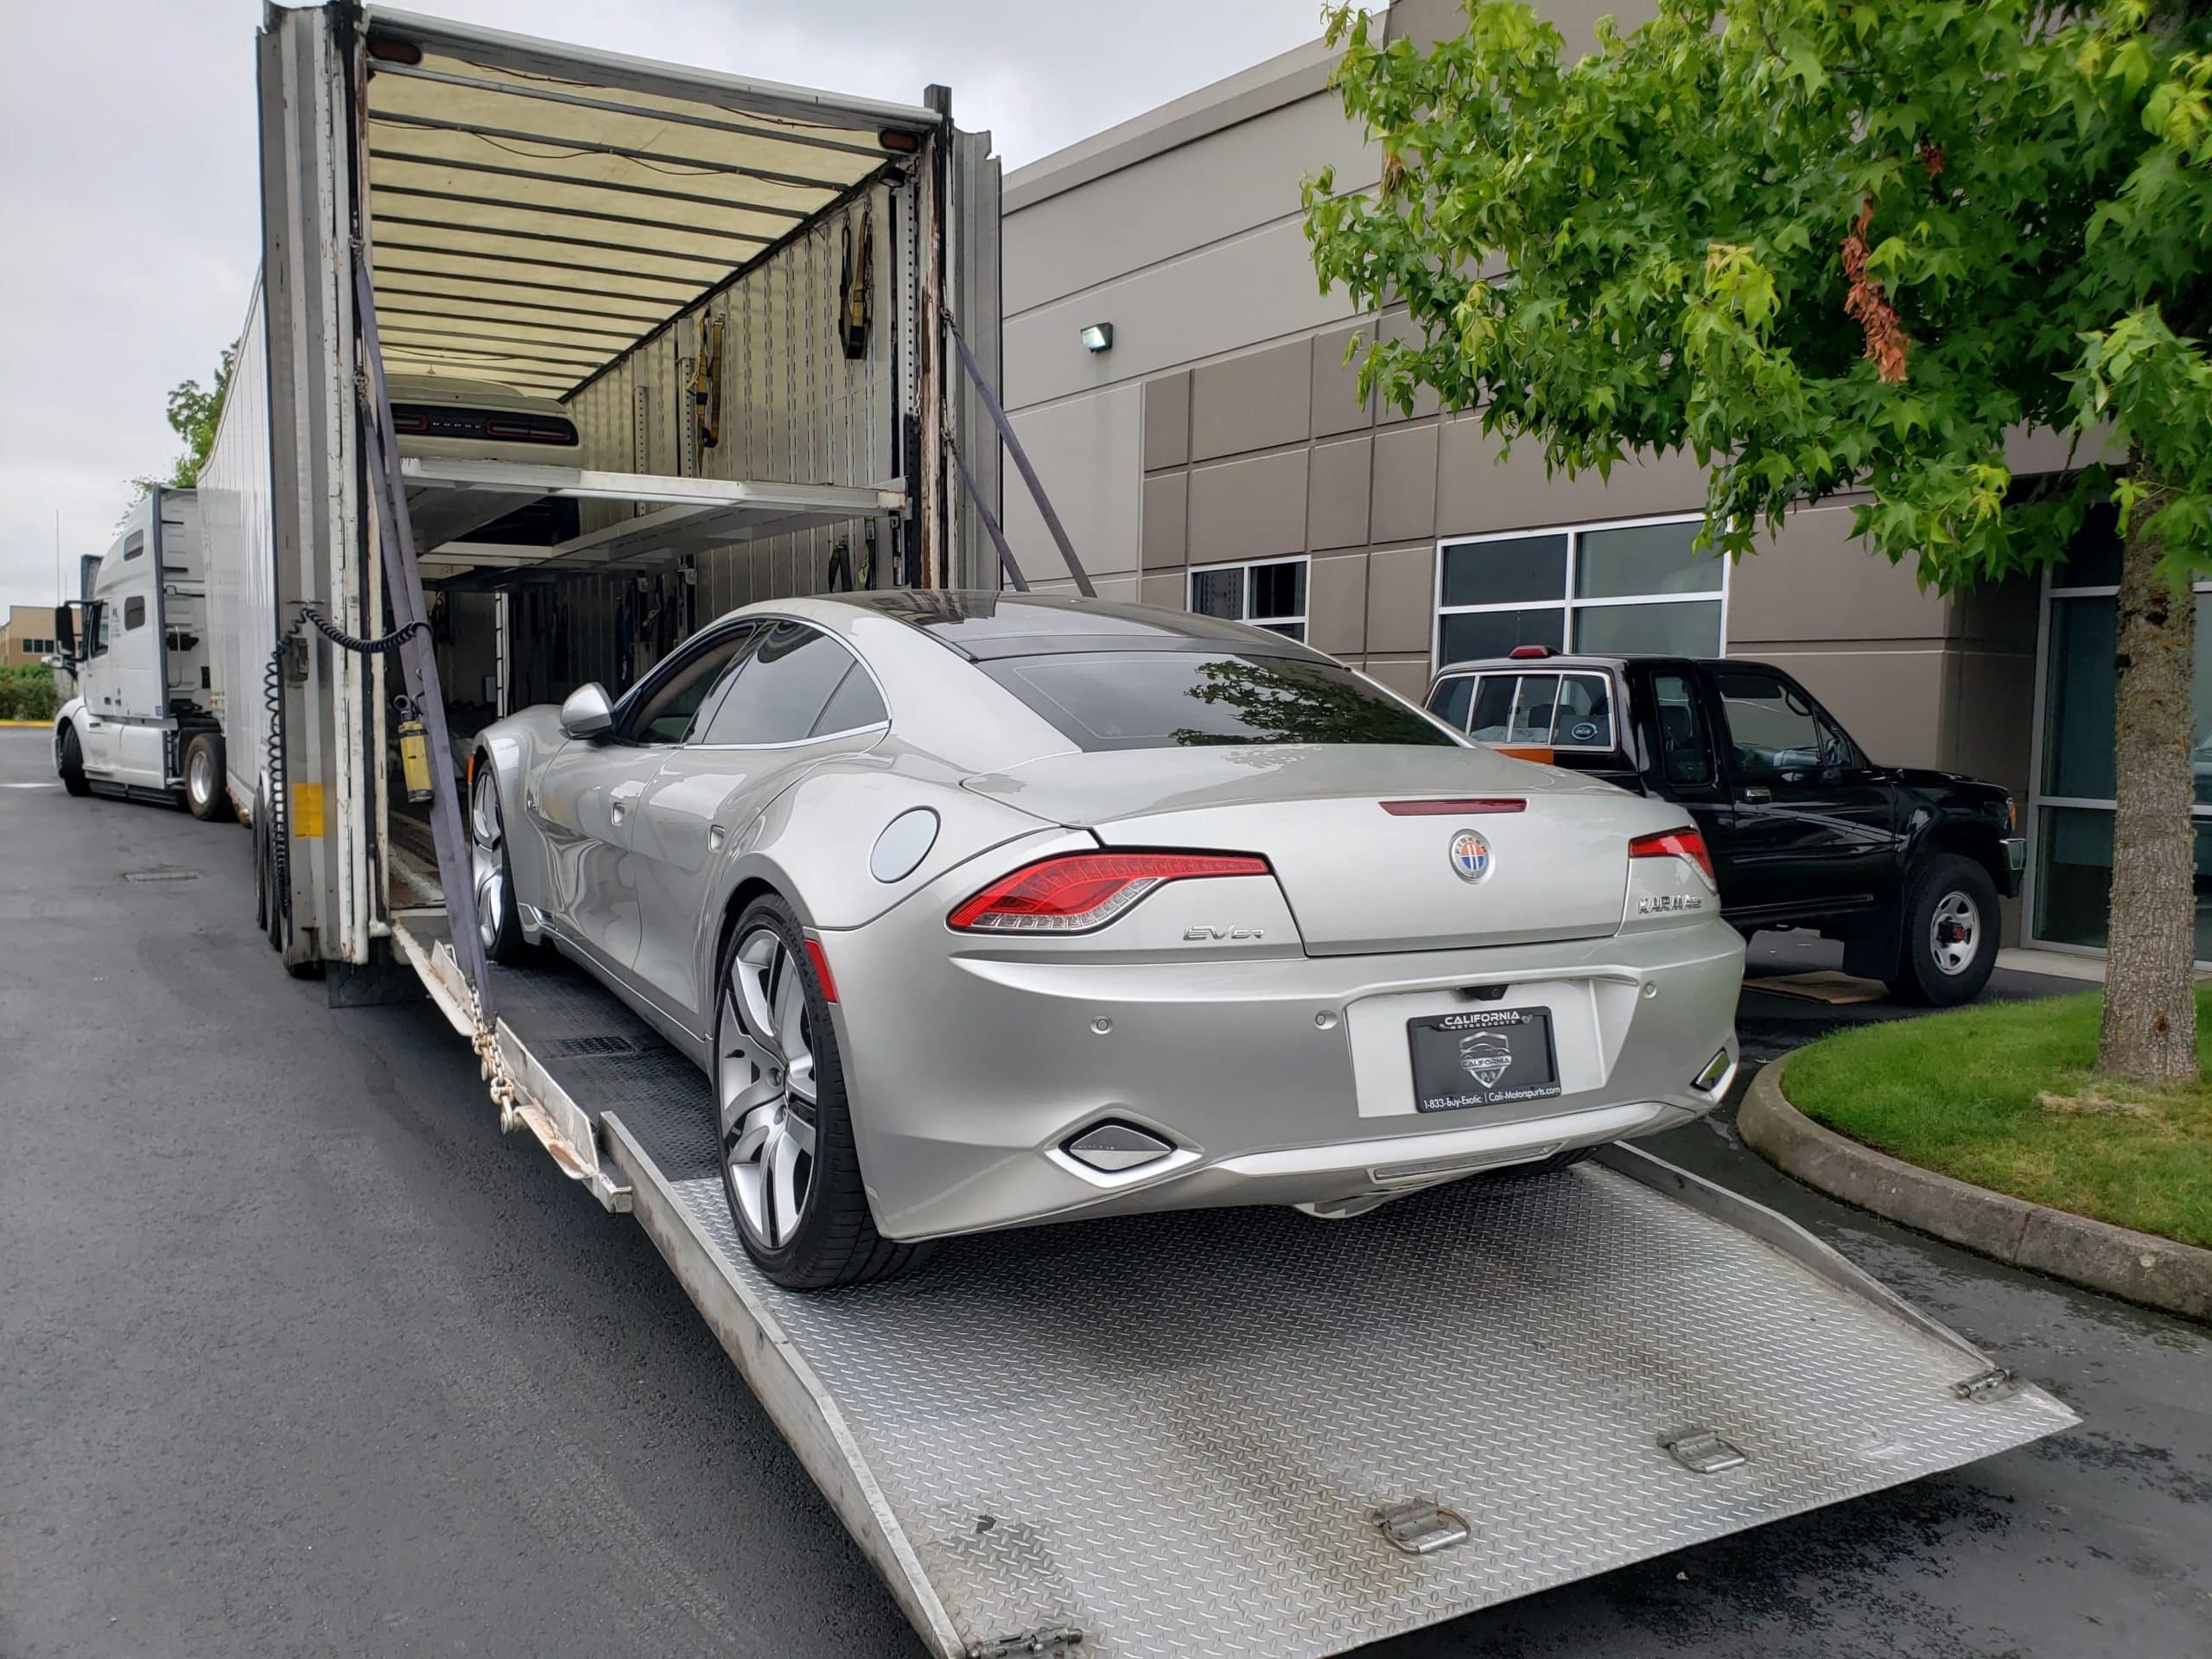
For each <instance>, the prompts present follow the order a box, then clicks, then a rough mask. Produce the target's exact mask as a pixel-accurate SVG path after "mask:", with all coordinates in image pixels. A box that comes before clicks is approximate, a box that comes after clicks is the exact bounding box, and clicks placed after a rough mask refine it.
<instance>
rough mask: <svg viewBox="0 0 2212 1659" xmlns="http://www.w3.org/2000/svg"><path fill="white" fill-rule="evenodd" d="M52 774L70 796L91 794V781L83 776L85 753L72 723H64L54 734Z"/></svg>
mask: <svg viewBox="0 0 2212 1659" xmlns="http://www.w3.org/2000/svg"><path fill="white" fill-rule="evenodd" d="M54 775H55V776H56V777H58V778H59V779H61V787H62V788H64V789H66V790H67V791H69V792H70V793H71V794H72V795H89V794H91V793H92V779H89V778H87V777H86V776H85V751H84V747H83V746H82V745H81V744H79V742H78V741H77V728H76V725H75V723H74V722H73V721H64V722H63V723H62V724H61V725H60V727H58V728H55V731H54Z"/></svg>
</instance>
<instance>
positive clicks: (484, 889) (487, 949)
mask: <svg viewBox="0 0 2212 1659" xmlns="http://www.w3.org/2000/svg"><path fill="white" fill-rule="evenodd" d="M468 853H469V858H468V863H469V874H470V876H471V877H472V879H473V880H474V882H475V885H476V931H477V934H478V936H479V937H480V938H482V939H483V941H484V954H485V955H486V956H487V957H491V959H492V960H493V961H494V962H498V963H507V964H509V965H510V966H512V965H513V964H514V963H519V962H523V961H524V960H526V959H527V958H528V957H529V955H530V944H529V942H528V941H527V940H526V939H524V938H523V932H522V918H521V917H520V916H519V915H518V914H517V913H516V911H517V906H516V904H515V874H514V866H513V864H512V862H511V861H509V859H508V857H507V834H506V823H505V820H504V819H503V818H501V817H500V816H499V779H498V777H497V776H496V775H495V774H494V773H493V770H492V763H491V761H490V760H478V761H477V763H476V785H475V787H474V788H473V789H471V790H470V791H468Z"/></svg>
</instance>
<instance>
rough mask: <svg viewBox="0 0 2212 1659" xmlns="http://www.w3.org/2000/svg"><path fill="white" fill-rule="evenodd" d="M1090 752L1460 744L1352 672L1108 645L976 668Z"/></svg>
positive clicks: (1254, 655)
mask: <svg viewBox="0 0 2212 1659" xmlns="http://www.w3.org/2000/svg"><path fill="white" fill-rule="evenodd" d="M976 666H977V667H979V668H981V669H982V671H983V672H984V673H986V674H988V675H989V676H990V677H992V678H993V679H995V680H996V681H997V682H998V683H1000V684H1001V685H1002V686H1004V687H1006V689H1007V690H1009V691H1011V692H1013V693H1014V696H1017V697H1020V699H1021V700H1022V702H1026V703H1027V704H1028V705H1029V706H1030V707H1031V708H1032V709H1035V710H1036V711H1037V712H1038V713H1039V715H1043V716H1044V717H1045V718H1046V720H1049V721H1052V724H1053V725H1054V726H1055V727H1057V728H1059V730H1060V731H1061V732H1063V733H1064V734H1066V735H1067V736H1068V737H1069V738H1070V739H1071V740H1072V741H1074V742H1075V743H1076V744H1077V745H1078V746H1080V747H1083V748H1085V749H1173V748H1189V747H1200V746H1205V745H1210V744H1224V743H1235V744H1249V743H1422V744H1429V745H1433V746H1435V747H1441V748H1450V747H1454V744H1453V741H1452V738H1451V737H1450V735H1448V734H1446V733H1445V732H1442V731H1440V730H1439V729H1438V728H1436V727H1435V726H1434V725H1433V724H1432V723H1431V722H1430V721H1426V720H1424V719H1422V718H1421V715H1418V714H1416V713H1414V711H1413V710H1412V709H1408V708H1407V707H1406V705H1405V704H1403V703H1402V702H1398V701H1397V700H1396V699H1395V697H1392V696H1389V695H1388V694H1387V693H1385V692H1383V691H1382V690H1378V689H1377V688H1376V687H1375V686H1372V685H1370V684H1369V683H1367V682H1366V681H1365V680H1363V679H1361V678H1360V677H1358V676H1357V674H1354V673H1353V672H1351V670H1349V669H1346V668H1343V667H1340V666H1339V665H1338V664H1335V663H1332V662H1327V661H1324V660H1322V659H1320V658H1311V657H1278V656H1273V655H1269V654H1267V653H1264V652H1250V653H1247V652H1100V651H1089V652H1083V653H1081V654H1080V655H1077V654H1068V655H1064V656H1049V657H1009V658H1001V659H999V660H997V661H994V662H984V663H979V664H976Z"/></svg>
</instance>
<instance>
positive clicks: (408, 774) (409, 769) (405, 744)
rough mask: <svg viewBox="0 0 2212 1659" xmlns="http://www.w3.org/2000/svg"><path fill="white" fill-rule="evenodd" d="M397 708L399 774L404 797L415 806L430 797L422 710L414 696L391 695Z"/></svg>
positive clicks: (426, 730) (427, 745)
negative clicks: (404, 789)
mask: <svg viewBox="0 0 2212 1659" xmlns="http://www.w3.org/2000/svg"><path fill="white" fill-rule="evenodd" d="M392 702H393V706H394V707H395V708H396V709H397V710H398V712H399V774H400V776H401V777H402V778H403V779H405V780H406V784H407V798H408V801H409V802H410V804H413V805H416V806H420V805H422V804H423V803H424V802H426V801H428V800H429V798H430V733H429V728H427V727H426V726H424V725H423V711H422V710H421V709H418V708H416V706H415V699H414V698H412V697H408V696H401V697H395V698H394V699H393V700H392Z"/></svg>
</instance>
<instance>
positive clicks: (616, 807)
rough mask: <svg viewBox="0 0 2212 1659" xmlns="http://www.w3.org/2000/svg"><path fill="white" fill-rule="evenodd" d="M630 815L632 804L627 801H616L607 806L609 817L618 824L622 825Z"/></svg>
mask: <svg viewBox="0 0 2212 1659" xmlns="http://www.w3.org/2000/svg"><path fill="white" fill-rule="evenodd" d="M629 815H630V803H629V802H627V801H614V802H612V803H610V804H608V806H607V817H609V818H610V819H612V820H613V822H615V823H621V822H622V820H623V819H624V818H626V817H628V816H629Z"/></svg>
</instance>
